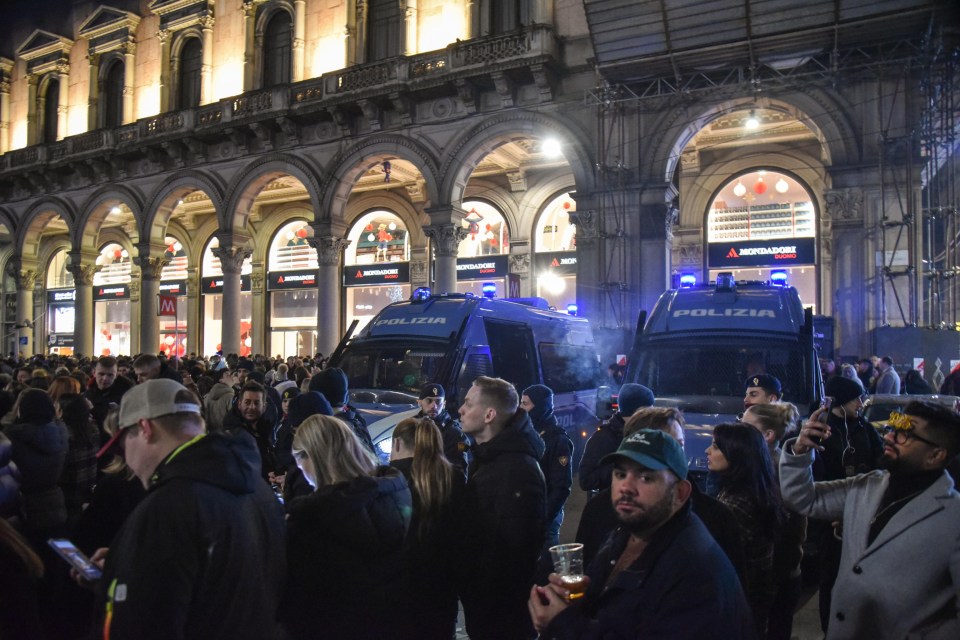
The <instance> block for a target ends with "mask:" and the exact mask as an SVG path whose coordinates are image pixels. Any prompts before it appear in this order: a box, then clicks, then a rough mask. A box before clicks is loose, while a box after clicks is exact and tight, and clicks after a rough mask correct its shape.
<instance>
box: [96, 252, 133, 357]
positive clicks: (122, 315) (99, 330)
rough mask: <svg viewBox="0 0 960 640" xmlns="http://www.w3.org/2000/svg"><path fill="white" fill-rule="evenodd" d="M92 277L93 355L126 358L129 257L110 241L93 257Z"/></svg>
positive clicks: (129, 334)
mask: <svg viewBox="0 0 960 640" xmlns="http://www.w3.org/2000/svg"><path fill="white" fill-rule="evenodd" d="M97 265H99V266H100V270H99V271H98V272H97V273H96V274H94V276H93V324H94V329H95V331H94V335H93V352H94V354H95V355H97V356H117V355H130V336H131V327H130V313H131V309H130V286H129V284H130V272H131V267H132V263H131V261H130V254H129V253H128V252H127V250H126V249H124V248H123V247H121V246H120V245H119V244H117V243H115V242H112V243H110V244H108V245H106V246H104V247H103V248H102V249H100V255H99V256H98V257H97Z"/></svg>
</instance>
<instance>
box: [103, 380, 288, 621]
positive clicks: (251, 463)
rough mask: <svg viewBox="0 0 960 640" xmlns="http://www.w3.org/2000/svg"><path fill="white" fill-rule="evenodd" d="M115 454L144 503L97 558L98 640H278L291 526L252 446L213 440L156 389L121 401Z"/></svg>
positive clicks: (159, 383) (191, 399) (189, 399)
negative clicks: (143, 489) (142, 489)
mask: <svg viewBox="0 0 960 640" xmlns="http://www.w3.org/2000/svg"><path fill="white" fill-rule="evenodd" d="M111 450H118V451H119V452H121V453H122V455H123V457H124V460H125V461H126V463H127V465H128V466H129V467H130V469H131V470H132V471H133V473H134V474H135V475H136V476H137V478H139V479H140V481H141V482H142V483H143V485H144V487H146V488H147V495H146V497H144V499H143V500H142V501H141V502H140V504H139V505H138V506H137V508H136V509H135V510H134V511H133V513H131V514H130V516H129V518H127V520H126V522H125V523H124V525H123V528H122V529H121V530H120V532H119V533H118V534H117V536H116V538H114V541H113V543H112V544H111V546H110V548H109V549H100V550H98V551H97V553H96V554H94V561H100V560H101V559H102V558H104V557H105V558H106V561H105V563H103V565H102V566H103V577H102V578H101V579H100V580H98V581H97V582H98V583H97V585H96V591H97V596H98V604H99V605H100V606H99V607H98V608H99V610H100V611H102V612H103V615H104V617H103V620H102V624H103V634H102V635H103V637H104V638H107V637H112V638H198V639H199V638H203V639H204V640H212V639H216V638H222V639H224V640H226V639H228V638H229V639H231V640H232V639H234V638H272V637H274V632H275V623H274V620H275V616H276V610H277V607H278V605H279V602H280V597H281V592H282V589H283V584H284V580H285V569H286V567H285V562H284V556H283V553H282V549H283V547H284V521H283V517H284V516H283V508H282V507H281V506H280V503H279V502H277V500H276V498H274V496H273V493H272V492H271V491H270V488H269V486H267V484H266V483H265V482H263V481H261V480H260V478H259V477H258V476H259V470H260V460H259V456H258V454H257V450H256V446H255V445H254V443H253V441H252V440H251V439H245V438H232V437H229V436H227V435H224V434H219V433H214V434H207V433H206V429H205V428H204V421H203V418H202V417H201V414H200V402H199V400H198V399H197V397H196V395H195V394H193V393H192V392H191V391H189V390H188V389H187V388H186V387H184V386H183V385H181V384H179V383H177V382H174V381H173V380H166V379H160V380H149V381H147V382H144V383H142V384H139V385H137V386H136V387H134V388H133V389H131V390H130V391H129V392H127V394H126V395H125V396H124V397H123V401H122V402H121V403H120V416H119V421H118V429H117V431H116V433H115V434H114V437H113V438H112V439H111V440H110V441H109V442H108V443H107V444H106V445H105V446H104V448H103V449H102V450H101V452H100V454H98V455H102V454H104V453H107V452H108V451H111ZM278 550H281V552H280V553H278Z"/></svg>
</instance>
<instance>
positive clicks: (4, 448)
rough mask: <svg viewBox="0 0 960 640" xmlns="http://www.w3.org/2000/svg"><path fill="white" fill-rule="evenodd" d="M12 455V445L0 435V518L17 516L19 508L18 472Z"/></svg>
mask: <svg viewBox="0 0 960 640" xmlns="http://www.w3.org/2000/svg"><path fill="white" fill-rule="evenodd" d="M12 455H13V445H12V444H11V443H10V440H9V439H8V438H7V437H6V436H5V435H3V434H2V433H0V518H11V517H13V516H15V515H17V509H18V508H19V506H20V471H19V470H18V469H17V465H16V464H14V463H13V458H12Z"/></svg>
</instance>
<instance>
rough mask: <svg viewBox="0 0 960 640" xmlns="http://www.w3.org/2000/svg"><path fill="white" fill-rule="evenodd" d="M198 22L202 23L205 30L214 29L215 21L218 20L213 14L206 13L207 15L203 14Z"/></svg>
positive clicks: (201, 25)
mask: <svg viewBox="0 0 960 640" xmlns="http://www.w3.org/2000/svg"><path fill="white" fill-rule="evenodd" d="M198 22H199V23H200V27H201V28H202V29H203V30H204V31H207V30H212V29H213V23H214V22H216V18H214V17H213V16H211V15H209V14H208V15H205V16H201V17H200V19H199V20H198Z"/></svg>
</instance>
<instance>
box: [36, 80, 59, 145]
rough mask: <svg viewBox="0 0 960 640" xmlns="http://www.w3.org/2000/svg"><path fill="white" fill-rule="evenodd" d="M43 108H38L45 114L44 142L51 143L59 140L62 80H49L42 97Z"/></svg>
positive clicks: (42, 134) (42, 131) (42, 132)
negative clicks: (58, 113) (58, 116)
mask: <svg viewBox="0 0 960 640" xmlns="http://www.w3.org/2000/svg"><path fill="white" fill-rule="evenodd" d="M40 100H41V102H42V108H40V109H37V111H39V112H40V113H42V114H43V129H42V130H41V136H42V137H41V139H40V142H41V143H42V144H50V143H51V142H56V141H57V109H58V108H59V106H60V81H59V80H56V79H50V80H49V81H48V82H47V87H46V91H44V92H43V97H42V98H40Z"/></svg>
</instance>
